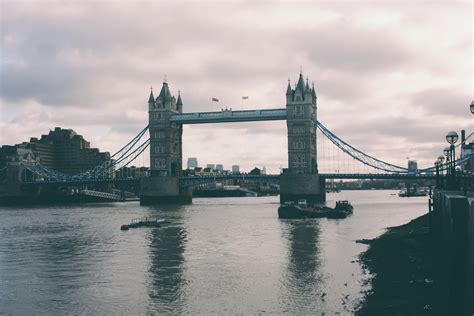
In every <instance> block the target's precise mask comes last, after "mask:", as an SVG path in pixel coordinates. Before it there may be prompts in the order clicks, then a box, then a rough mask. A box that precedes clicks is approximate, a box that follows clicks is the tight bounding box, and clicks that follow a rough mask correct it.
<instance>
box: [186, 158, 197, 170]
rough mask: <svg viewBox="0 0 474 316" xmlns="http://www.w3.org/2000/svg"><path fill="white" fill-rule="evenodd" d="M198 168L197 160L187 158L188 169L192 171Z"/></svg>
mask: <svg viewBox="0 0 474 316" xmlns="http://www.w3.org/2000/svg"><path fill="white" fill-rule="evenodd" d="M197 166H198V161H197V158H188V169H194V168H196V167H197Z"/></svg>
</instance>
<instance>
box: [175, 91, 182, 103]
mask: <svg viewBox="0 0 474 316" xmlns="http://www.w3.org/2000/svg"><path fill="white" fill-rule="evenodd" d="M176 105H177V106H183V101H182V100H181V91H178V101H176Z"/></svg>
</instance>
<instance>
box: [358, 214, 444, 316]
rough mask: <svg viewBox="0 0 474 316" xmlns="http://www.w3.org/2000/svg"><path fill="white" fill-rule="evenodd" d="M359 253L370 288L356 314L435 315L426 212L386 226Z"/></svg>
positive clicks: (435, 306) (432, 262)
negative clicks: (368, 278) (409, 220)
mask: <svg viewBox="0 0 474 316" xmlns="http://www.w3.org/2000/svg"><path fill="white" fill-rule="evenodd" d="M358 242H362V243H365V244H368V245H369V249H368V250H367V251H366V252H365V253H363V254H361V255H360V260H361V263H362V265H363V266H364V268H365V269H366V270H368V272H369V273H370V274H372V275H373V278H372V279H371V282H372V291H371V292H370V293H368V294H367V295H366V300H365V302H364V303H363V304H362V306H361V308H360V310H359V311H358V313H357V315H436V312H435V311H436V310H438V308H437V305H436V304H437V302H439V301H440V300H439V299H438V297H437V291H436V289H435V285H436V284H435V282H434V273H435V268H434V265H433V264H434V260H433V257H432V248H431V247H432V242H431V237H430V232H429V216H428V214H425V215H422V216H420V217H418V218H416V219H414V220H412V221H411V222H409V223H407V224H405V225H402V226H398V227H391V228H388V230H387V232H385V233H384V234H383V235H381V236H380V237H378V238H375V239H373V240H362V241H358Z"/></svg>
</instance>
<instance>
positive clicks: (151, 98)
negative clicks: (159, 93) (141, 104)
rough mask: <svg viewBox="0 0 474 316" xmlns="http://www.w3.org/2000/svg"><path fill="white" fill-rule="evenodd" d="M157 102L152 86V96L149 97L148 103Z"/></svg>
mask: <svg viewBox="0 0 474 316" xmlns="http://www.w3.org/2000/svg"><path fill="white" fill-rule="evenodd" d="M153 102H155V97H154V96H153V87H150V97H149V98H148V103H153Z"/></svg>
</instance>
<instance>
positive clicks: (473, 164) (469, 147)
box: [461, 141, 474, 172]
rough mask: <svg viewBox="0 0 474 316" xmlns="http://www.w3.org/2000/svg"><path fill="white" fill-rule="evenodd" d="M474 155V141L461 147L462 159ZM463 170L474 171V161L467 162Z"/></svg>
mask: <svg viewBox="0 0 474 316" xmlns="http://www.w3.org/2000/svg"><path fill="white" fill-rule="evenodd" d="M473 154H474V141H473V142H470V143H463V145H462V146H461V158H463V157H466V156H470V155H473ZM461 168H462V169H463V170H467V171H471V172H473V171H474V159H471V160H469V161H468V162H465V163H464V164H463V165H462V166H461Z"/></svg>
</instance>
